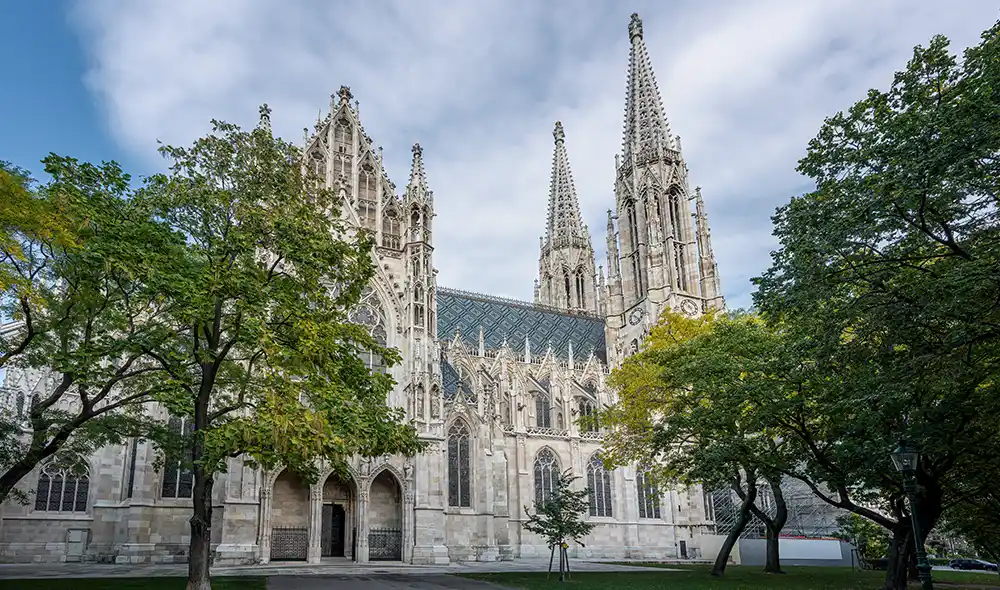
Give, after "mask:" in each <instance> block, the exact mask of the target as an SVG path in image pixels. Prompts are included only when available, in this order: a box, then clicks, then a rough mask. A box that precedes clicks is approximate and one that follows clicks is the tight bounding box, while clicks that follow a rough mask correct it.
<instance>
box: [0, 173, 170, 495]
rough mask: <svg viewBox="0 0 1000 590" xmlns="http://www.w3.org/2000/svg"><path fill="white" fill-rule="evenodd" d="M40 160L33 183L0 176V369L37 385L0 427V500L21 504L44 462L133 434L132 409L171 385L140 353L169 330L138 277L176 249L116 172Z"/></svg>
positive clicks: (135, 414) (139, 423) (162, 264)
mask: <svg viewBox="0 0 1000 590" xmlns="http://www.w3.org/2000/svg"><path fill="white" fill-rule="evenodd" d="M43 162H44V164H45V171H46V172H47V173H48V175H49V176H50V178H51V180H50V181H49V182H48V183H46V184H45V185H43V186H40V187H36V186H34V185H33V184H32V183H31V182H30V181H29V180H28V179H27V176H26V175H25V174H23V173H18V174H19V176H18V178H19V180H17V181H16V182H14V183H13V184H9V182H8V181H11V179H13V178H14V177H15V172H16V171H15V172H11V170H13V169H12V168H10V167H7V169H5V170H3V171H0V172H2V174H4V175H6V176H4V179H5V180H4V182H8V184H7V185H6V186H5V188H4V190H5V195H6V196H8V197H9V196H10V195H11V192H10V191H8V190H7V189H10V188H11V186H13V187H14V188H15V189H16V191H15V192H17V191H21V192H20V193H18V194H17V195H16V196H15V201H14V202H13V203H14V209H13V212H14V214H13V215H9V214H8V213H11V210H7V209H4V210H3V211H2V212H0V213H2V214H3V215H4V217H3V218H2V225H3V227H2V230H3V232H4V233H3V236H2V238H0V275H2V276H3V277H5V278H4V279H3V280H4V283H3V289H0V317H7V318H12V319H13V320H15V321H16V322H17V324H14V325H12V329H10V330H7V331H5V332H4V334H3V335H2V336H0V367H4V368H6V369H7V370H8V371H13V370H18V371H19V370H24V371H28V372H29V374H31V372H32V371H38V373H37V375H38V377H41V379H38V380H37V386H36V387H35V389H34V390H33V391H31V392H27V394H28V396H29V397H27V398H25V399H24V400H23V402H22V403H21V404H18V405H19V406H20V408H21V414H20V415H19V416H16V415H7V416H6V417H4V418H3V419H0V501H2V500H3V499H5V498H7V497H8V494H14V495H15V496H17V498H16V499H18V500H20V501H24V500H25V499H26V498H25V497H24V496H23V495H20V494H18V492H17V490H15V489H14V488H13V486H14V485H15V484H17V482H18V481H19V480H20V479H21V478H22V477H24V476H25V475H26V474H27V473H29V472H30V471H31V470H32V469H33V468H34V467H35V466H36V465H38V464H39V463H40V462H41V461H43V460H46V459H47V458H50V457H53V456H56V457H59V456H62V458H64V459H69V458H72V457H76V456H79V455H86V454H87V453H89V452H91V451H92V450H93V449H95V448H97V447H100V446H102V445H104V444H107V443H110V442H115V441H120V440H121V439H122V438H123V437H126V436H130V435H134V434H139V433H141V432H142V429H143V427H144V426H145V425H146V424H147V422H146V421H144V420H142V418H141V415H142V406H143V404H145V403H147V402H149V401H151V400H152V396H153V395H154V394H156V393H159V392H161V391H162V390H163V389H164V388H169V387H170V385H169V384H165V383H163V382H160V381H158V380H156V378H155V376H156V373H157V372H159V371H161V369H160V368H159V367H156V366H155V365H154V364H153V363H151V362H150V359H148V357H147V356H146V351H147V350H155V349H158V348H159V347H161V346H163V343H164V342H165V341H167V340H168V339H169V338H170V334H171V330H170V328H169V326H167V325H166V324H165V323H164V308H163V305H162V304H161V301H160V300H159V298H158V293H157V292H156V291H155V290H151V289H150V288H149V285H148V284H147V283H146V281H145V279H146V277H148V276H150V275H154V274H157V273H160V272H163V271H165V270H167V269H168V268H170V267H171V266H172V265H173V264H174V263H175V261H176V254H177V248H178V246H179V245H180V244H179V242H178V241H177V240H176V238H175V236H173V235H172V234H171V233H170V232H168V231H166V229H165V228H163V227H162V226H160V225H158V224H156V223H154V222H152V221H151V220H150V219H149V218H148V216H146V215H144V214H143V212H142V211H140V210H139V209H138V208H137V207H136V205H135V203H134V202H133V201H132V199H131V196H132V195H131V191H130V189H129V177H128V176H127V175H126V174H124V173H123V172H122V170H121V169H120V168H119V167H118V165H117V164H115V163H113V162H111V163H105V164H102V165H100V166H95V165H92V164H88V163H81V162H78V161H77V160H74V159H72V158H67V157H61V156H56V155H54V154H53V155H50V156H48V157H47V158H46V159H45V160H44V161H43ZM10 204H11V202H4V207H6V206H7V205H10ZM20 206H24V207H25V209H23V210H20V209H18V207H20ZM32 396H33V397H32ZM11 401H12V403H16V402H14V400H11Z"/></svg>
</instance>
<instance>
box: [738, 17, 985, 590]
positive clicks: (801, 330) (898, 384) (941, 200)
mask: <svg viewBox="0 0 1000 590" xmlns="http://www.w3.org/2000/svg"><path fill="white" fill-rule="evenodd" d="M997 88H1000V23H998V24H997V25H994V26H993V27H992V28H991V29H989V30H987V31H986V32H985V33H984V34H983V36H982V41H981V42H980V43H979V44H978V45H976V46H974V47H971V48H969V49H967V50H966V51H965V54H964V59H962V60H961V61H960V60H958V59H957V58H956V57H955V56H954V55H952V54H951V53H949V50H948V41H947V39H945V38H944V37H940V36H938V37H934V38H933V39H932V40H931V42H930V44H929V45H928V46H927V47H917V48H915V50H914V53H913V58H912V59H911V60H910V62H909V63H908V64H907V67H906V69H905V70H903V71H901V72H899V73H897V74H896V76H895V78H894V80H893V83H892V86H891V87H890V88H889V90H888V91H879V90H871V91H869V93H868V95H867V97H866V98H865V99H864V100H861V101H860V102H858V103H857V104H855V105H854V106H853V107H851V108H850V109H849V110H847V111H845V112H842V113H838V114H836V115H834V116H832V117H830V118H828V119H827V120H826V121H825V123H824V125H823V126H822V128H821V129H820V131H819V133H818V135H817V136H816V138H815V139H813V140H812V141H811V142H810V144H809V150H808V153H807V155H806V156H805V157H804V158H803V159H802V160H801V161H800V162H799V168H798V169H799V171H800V172H802V173H803V174H805V175H806V176H808V177H809V178H811V179H812V180H813V181H814V182H815V183H816V190H814V191H813V192H810V193H808V194H806V195H803V196H801V197H796V198H794V199H792V201H791V202H790V203H789V204H788V205H786V206H784V207H782V208H780V209H779V210H778V212H777V214H776V216H775V218H774V222H775V235H776V237H777V238H778V240H779V243H780V248H779V249H778V250H777V251H776V252H775V253H774V254H773V264H772V267H771V268H770V269H769V270H768V271H767V272H766V273H765V274H764V275H763V276H762V277H760V278H759V279H756V283H757V285H758V291H757V293H756V295H755V302H756V304H757V306H758V307H759V309H760V310H761V311H762V312H763V313H764V314H765V315H766V316H767V317H768V318H769V319H770V320H772V321H775V322H781V323H782V324H783V325H784V327H785V330H786V331H787V332H788V333H789V334H788V338H789V341H790V342H794V343H795V344H794V346H795V347H796V348H797V350H795V351H794V355H795V356H798V357H799V358H801V359H803V363H804V364H803V370H802V371H801V378H800V379H799V380H798V381H797V383H795V386H796V390H797V392H796V396H795V397H794V398H791V399H788V400H786V405H787V411H786V413H785V416H786V418H785V420H784V423H783V434H784V436H785V440H788V441H789V442H790V444H792V445H794V446H795V447H796V448H797V451H798V452H799V453H800V456H801V457H802V464H801V469H800V470H799V472H798V473H797V475H798V476H799V477H800V478H802V479H803V481H806V482H807V483H809V484H810V485H812V486H813V490H814V491H815V492H816V493H818V494H820V495H821V497H823V498H824V499H825V500H826V501H828V502H829V503H831V504H833V505H835V506H839V507H841V508H845V509H848V510H851V511H852V512H855V513H856V514H859V515H861V516H865V517H867V518H870V519H872V520H873V521H874V522H876V523H878V524H879V525H881V526H883V527H885V528H887V529H889V530H890V531H891V532H892V543H891V547H890V552H889V569H888V572H887V574H886V582H885V588H887V589H902V588H905V587H906V572H907V564H908V563H912V555H913V547H914V542H913V538H912V531H911V527H910V518H909V514H908V512H907V505H906V503H905V496H904V493H903V489H902V480H901V478H900V477H899V475H898V474H896V473H895V472H894V471H893V470H892V468H891V465H890V463H889V461H888V458H887V457H888V453H889V452H890V451H891V450H892V449H893V448H894V447H895V445H896V443H897V441H898V440H899V439H900V438H905V439H906V440H907V441H909V442H911V443H912V444H914V445H915V446H916V447H917V448H918V449H919V450H920V452H921V460H920V462H919V465H918V468H917V474H916V476H917V482H918V489H919V492H918V500H919V502H918V506H919V508H918V510H917V518H918V519H919V521H920V522H921V528H922V530H923V532H924V533H925V534H926V533H929V532H930V531H932V530H933V529H934V527H935V526H936V524H937V522H938V519H939V518H940V516H941V515H942V514H943V513H944V512H945V511H946V510H947V509H948V508H949V507H950V506H952V505H954V504H956V503H957V502H960V501H961V500H962V499H963V498H965V497H969V496H970V495H975V493H976V491H975V490H970V489H969V488H968V485H967V484H966V480H967V476H968V475H969V474H972V473H980V472H983V471H985V472H988V473H990V474H991V477H988V478H981V479H977V481H984V480H987V481H988V480H990V479H992V480H993V481H995V480H996V476H997V475H1000V474H998V473H997V467H996V462H995V460H992V459H990V457H995V456H996V455H997V453H998V452H1000V440H998V438H1000V437H998V434H997V428H996V418H995V417H996V415H997V412H998V410H1000V407H998V405H1000V395H998V391H997V384H998V382H1000V381H998V379H997V378H998V366H1000V364H998V359H1000V346H998V344H1000V306H998V305H997V301H1000V248H998V245H1000V224H998V219H997V215H998V211H1000V208H998V194H1000V190H998V189H1000V186H998V183H1000V173H998V172H1000V160H998V158H997V153H1000V100H998V96H1000V93H998V92H997ZM821 487H823V488H824V489H828V490H831V492H830V493H826V492H824V491H823V489H821ZM873 503H874V504H880V505H885V506H886V507H887V511H888V513H884V512H880V511H876V510H871V509H870V508H868V507H867V506H869V505H871V504H873ZM911 571H912V570H911Z"/></svg>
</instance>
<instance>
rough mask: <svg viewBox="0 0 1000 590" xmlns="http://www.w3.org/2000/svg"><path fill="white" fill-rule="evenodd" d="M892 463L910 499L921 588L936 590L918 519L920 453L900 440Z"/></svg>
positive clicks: (893, 454)
mask: <svg viewBox="0 0 1000 590" xmlns="http://www.w3.org/2000/svg"><path fill="white" fill-rule="evenodd" d="M891 457H892V463H893V465H895V466H896V471H898V472H900V473H902V474H903V490H904V491H905V492H906V497H907V499H908V500H909V501H910V519H911V520H912V521H913V540H914V541H916V546H917V577H918V578H919V579H920V588H921V590H934V582H933V581H932V580H931V564H930V563H929V562H928V561H927V552H926V551H924V536H923V535H922V534H921V533H920V521H919V520H918V519H917V478H916V472H917V460H918V459H919V458H920V455H919V454H918V453H917V451H915V450H913V449H912V448H910V447H908V446H906V443H905V442H904V441H899V446H898V447H896V450H895V451H893V452H892V455H891Z"/></svg>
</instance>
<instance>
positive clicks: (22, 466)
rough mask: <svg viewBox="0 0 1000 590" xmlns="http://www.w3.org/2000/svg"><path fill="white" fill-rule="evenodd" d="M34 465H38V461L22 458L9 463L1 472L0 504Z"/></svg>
mask: <svg viewBox="0 0 1000 590" xmlns="http://www.w3.org/2000/svg"><path fill="white" fill-rule="evenodd" d="M29 456H30V455H29ZM36 465H38V461H28V460H26V459H22V460H20V461H18V462H17V463H15V464H13V465H11V466H10V469H8V470H6V471H4V472H3V475H0V504H3V503H4V501H6V500H7V496H9V495H10V492H11V490H13V489H14V486H16V485H17V483H18V482H19V481H21V480H22V479H24V476H25V475H28V474H29V473H31V470H32V469H34V468H35V466H36Z"/></svg>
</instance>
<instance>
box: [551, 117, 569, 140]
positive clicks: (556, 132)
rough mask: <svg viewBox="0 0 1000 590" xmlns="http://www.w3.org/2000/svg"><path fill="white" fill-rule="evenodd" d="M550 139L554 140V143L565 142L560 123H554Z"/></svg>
mask: <svg viewBox="0 0 1000 590" xmlns="http://www.w3.org/2000/svg"><path fill="white" fill-rule="evenodd" d="M552 137H554V138H555V139H556V143H562V142H563V141H565V140H566V133H565V132H564V131H563V126H562V121H556V128H555V129H553V130H552Z"/></svg>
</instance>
